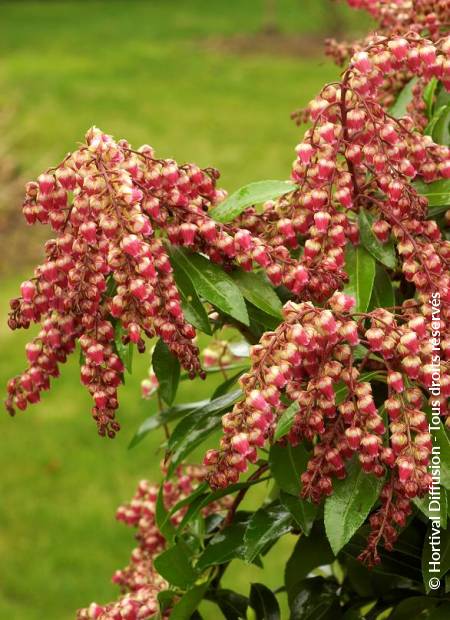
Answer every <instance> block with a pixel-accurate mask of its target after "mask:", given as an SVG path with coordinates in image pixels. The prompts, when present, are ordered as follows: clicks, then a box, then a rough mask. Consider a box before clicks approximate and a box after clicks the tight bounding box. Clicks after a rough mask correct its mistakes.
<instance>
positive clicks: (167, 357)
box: [152, 340, 180, 405]
mask: <svg viewBox="0 0 450 620" xmlns="http://www.w3.org/2000/svg"><path fill="white" fill-rule="evenodd" d="M152 366H153V370H154V372H155V375H156V378H157V379H158V383H159V388H158V389H159V393H160V394H161V398H162V399H163V401H164V402H165V403H166V404H167V405H171V404H172V403H173V401H174V399H175V396H176V393H177V389H178V383H179V381H180V363H179V361H178V360H177V358H176V357H175V356H174V355H172V353H171V352H170V351H169V347H168V346H167V345H166V343H165V342H163V341H162V340H158V342H157V343H156V346H155V349H154V351H153V355H152Z"/></svg>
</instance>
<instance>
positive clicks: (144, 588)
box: [77, 466, 230, 620]
mask: <svg viewBox="0 0 450 620" xmlns="http://www.w3.org/2000/svg"><path fill="white" fill-rule="evenodd" d="M204 473H205V472H204V470H203V469H202V468H201V467H192V466H191V467H185V468H184V469H181V468H179V469H178V470H177V471H176V473H175V477H174V479H173V480H166V481H165V482H163V483H162V484H163V502H164V506H165V508H166V510H170V509H171V508H173V507H174V506H175V504H177V503H178V502H179V501H180V500H182V499H184V498H186V497H187V496H188V495H190V493H192V491H193V490H195V487H196V486H197V485H198V484H200V483H201V482H202V481H203V479H204ZM159 491H160V489H159V486H158V485H153V484H150V483H149V482H147V481H146V480H142V481H141V482H140V483H139V485H138V487H137V490H136V493H135V495H134V497H133V499H132V500H131V502H130V503H129V504H126V505H124V506H121V507H120V508H119V509H118V511H117V515H116V516H117V519H118V520H119V521H122V522H123V523H125V524H126V525H128V526H130V527H135V528H137V534H136V539H137V541H138V546H137V547H136V548H135V549H134V550H133V551H132V553H131V558H130V563H129V565H128V566H127V567H126V568H124V569H122V570H118V571H117V572H116V573H115V574H114V576H113V582H114V583H115V584H117V585H118V586H119V587H120V589H121V591H122V596H121V597H120V598H119V599H118V600H117V601H115V602H113V603H108V604H106V605H99V604H97V603H92V604H91V605H90V606H89V607H87V608H86V609H82V610H80V611H79V612H78V615H77V618H78V620H91V619H92V620H147V619H148V618H154V617H158V618H168V617H169V615H170V609H168V610H165V611H164V612H163V614H162V615H159V614H160V607H159V604H158V594H159V593H160V592H161V591H162V590H166V589H168V587H169V586H168V584H167V582H166V581H165V580H164V579H163V578H162V577H161V576H160V575H159V574H158V573H157V572H156V570H155V567H154V565H153V560H154V558H155V556H157V555H158V554H159V553H161V552H162V551H164V549H165V547H166V541H165V539H164V536H163V535H162V534H161V532H160V531H159V529H158V526H157V525H156V502H157V499H158V494H159ZM229 504H230V499H229V498H228V497H225V498H223V499H221V500H220V501H217V502H212V503H211V504H209V505H208V506H206V507H205V508H204V509H203V511H202V514H203V516H207V515H209V514H213V513H217V512H221V511H223V510H225V509H226V508H227V507H228V506H229ZM185 511H186V508H184V509H181V510H179V511H177V512H176V513H174V515H173V516H172V518H171V520H172V524H173V525H174V526H175V527H176V526H178V525H179V524H180V522H181V520H182V518H183V516H184V514H185Z"/></svg>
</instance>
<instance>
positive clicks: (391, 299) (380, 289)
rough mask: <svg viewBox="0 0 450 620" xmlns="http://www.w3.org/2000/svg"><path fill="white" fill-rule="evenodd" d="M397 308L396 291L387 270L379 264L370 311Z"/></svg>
mask: <svg viewBox="0 0 450 620" xmlns="http://www.w3.org/2000/svg"><path fill="white" fill-rule="evenodd" d="M393 306H395V291H394V287H393V286H392V280H391V278H390V277H389V275H388V273H387V271H386V269H385V268H384V267H383V266H382V265H380V264H379V263H377V267H376V272H375V281H374V283H373V290H372V297H371V300H370V305H369V309H375V308H392V307H393Z"/></svg>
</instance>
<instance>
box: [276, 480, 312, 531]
mask: <svg viewBox="0 0 450 620" xmlns="http://www.w3.org/2000/svg"><path fill="white" fill-rule="evenodd" d="M280 502H281V504H282V505H283V506H284V507H285V508H287V510H289V512H290V513H291V515H292V516H293V517H294V521H295V522H296V523H297V525H298V526H299V527H300V528H301V530H302V532H303V533H304V534H305V536H309V535H310V533H311V529H312V526H313V525H314V521H315V519H316V517H317V511H318V506H316V504H312V503H311V502H308V501H307V500H306V499H303V498H302V497H299V496H298V495H291V494H290V493H286V492H285V491H281V492H280Z"/></svg>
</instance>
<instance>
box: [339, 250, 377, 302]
mask: <svg viewBox="0 0 450 620" xmlns="http://www.w3.org/2000/svg"><path fill="white" fill-rule="evenodd" d="M345 270H346V272H347V273H348V283H347V285H346V286H345V288H344V292H345V293H347V295H351V296H352V297H354V298H355V300H356V306H355V311H356V312H366V310H367V308H368V307H369V302H370V298H371V296H372V290H373V283H374V279H375V260H374V258H373V256H372V255H371V254H370V253H369V252H368V251H367V250H366V248H365V247H363V246H358V247H354V246H352V245H350V246H348V248H347V251H346V252H345Z"/></svg>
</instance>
